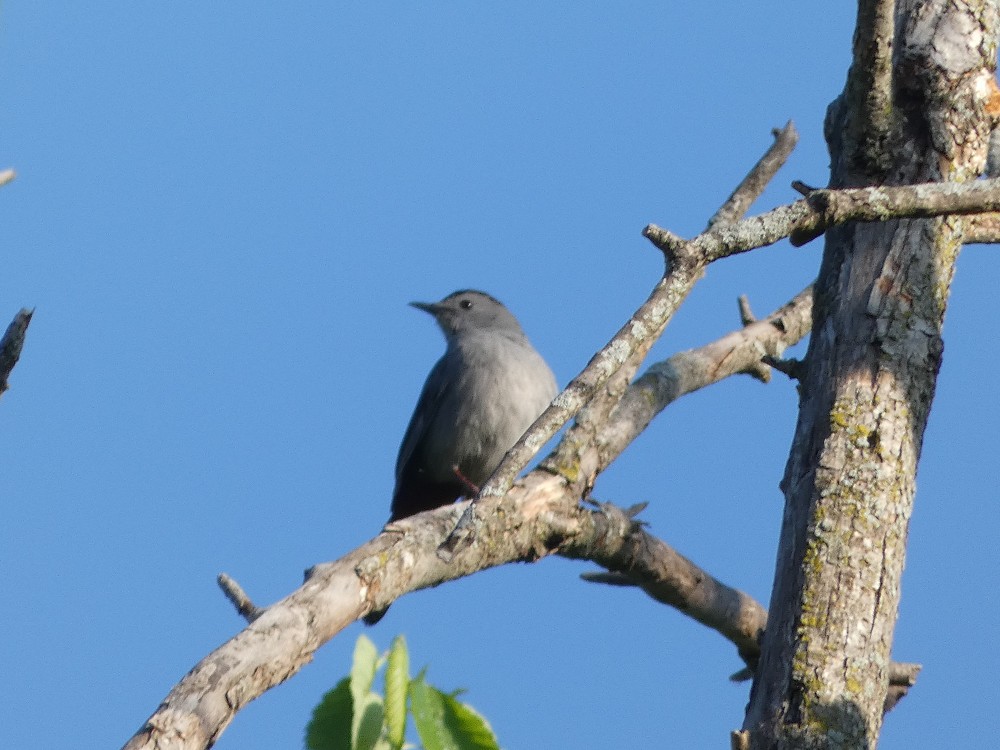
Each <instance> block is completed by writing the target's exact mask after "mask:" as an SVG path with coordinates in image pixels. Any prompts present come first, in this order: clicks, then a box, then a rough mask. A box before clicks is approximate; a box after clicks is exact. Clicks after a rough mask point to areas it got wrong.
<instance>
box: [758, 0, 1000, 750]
mask: <svg viewBox="0 0 1000 750" xmlns="http://www.w3.org/2000/svg"><path fill="white" fill-rule="evenodd" d="M996 27H997V8H996V4H995V2H985V1H981V2H953V1H952V2H945V1H944V0H931V1H927V0H924V1H923V2H920V1H919V0H905V1H902V2H899V3H898V4H896V6H895V8H894V7H893V3H892V2H865V0H862V1H861V2H860V3H859V13H858V29H857V31H856V33H855V54H854V64H853V65H852V69H851V72H850V73H849V75H848V80H847V84H846V86H845V90H844V93H843V94H842V95H841V96H840V97H839V98H838V99H837V100H836V101H835V102H834V103H833V104H832V105H831V106H830V110H829V112H828V116H827V133H826V135H827V141H828V143H829V146H830V152H831V157H832V160H831V163H832V165H833V167H832V168H833V172H832V177H831V185H832V186H835V187H842V186H859V185H878V184H910V183H917V182H928V181H940V180H950V181H965V180H971V179H975V177H976V176H978V175H979V174H980V173H981V172H982V170H983V168H984V165H985V158H986V151H987V142H988V136H989V132H990V129H991V127H992V125H993V123H994V119H993V118H994V115H995V113H994V112H993V110H994V108H995V104H996V101H997V97H996V85H995V83H994V81H993V70H994V67H995V59H996ZM962 226H963V220H962V219H961V218H959V217H949V218H946V219H914V220H897V221H888V222H884V223H865V224H848V225H845V226H843V227H839V228H835V229H832V230H830V231H829V232H827V235H826V246H825V251H824V257H823V263H822V267H821V270H820V275H819V278H818V281H817V284H816V303H815V308H814V318H813V333H812V337H811V340H810V344H809V351H808V354H807V357H806V362H805V367H804V371H803V376H802V383H801V405H800V412H799V420H798V424H797V426H796V431H795V437H794V440H793V443H792V449H791V453H790V456H789V460H788V465H787V467H786V471H785V476H784V479H783V481H782V490H783V491H784V493H785V513H784V519H783V524H782V531H781V540H780V546H779V550H778V559H777V566H776V573H775V583H774V588H773V590H772V598H771V604H770V609H769V612H770V614H769V621H768V626H767V630H766V633H765V635H764V640H763V649H762V655H761V660H760V664H759V667H758V670H757V676H756V679H755V682H754V686H753V690H752V691H751V699H750V705H749V707H748V711H747V717H746V722H745V724H744V729H746V730H749V732H750V735H749V740H750V745H751V746H752V747H754V748H874V747H875V746H876V744H877V742H878V736H879V731H880V729H881V724H882V712H883V702H884V700H885V696H886V690H887V684H888V667H889V659H890V651H891V647H892V637H893V630H894V627H895V623H896V617H897V612H898V606H899V596H900V577H901V574H902V571H903V563H904V558H905V551H906V536H907V527H908V524H909V519H910V514H911V511H912V505H913V497H914V491H915V476H916V470H917V462H918V459H919V456H920V447H921V443H922V440H923V435H924V427H925V425H926V423H927V416H928V413H929V410H930V405H931V401H932V398H933V395H934V388H935V382H936V378H937V372H938V368H939V366H940V363H941V355H942V351H943V343H942V338H941V326H942V322H943V319H944V313H945V307H946V303H947V299H948V292H949V287H950V284H951V280H952V275H953V272H954V264H955V260H956V257H957V255H958V251H959V248H960V247H961V243H962Z"/></svg>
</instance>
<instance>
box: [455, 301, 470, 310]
mask: <svg viewBox="0 0 1000 750" xmlns="http://www.w3.org/2000/svg"><path fill="white" fill-rule="evenodd" d="M458 306H459V307H461V308H462V309H463V310H468V309H469V308H470V307H472V300H471V299H463V300H462V301H461V302H459V303H458Z"/></svg>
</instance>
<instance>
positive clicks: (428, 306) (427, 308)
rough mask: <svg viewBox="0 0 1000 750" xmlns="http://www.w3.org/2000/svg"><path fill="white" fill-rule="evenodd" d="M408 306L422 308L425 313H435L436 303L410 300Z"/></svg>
mask: <svg viewBox="0 0 1000 750" xmlns="http://www.w3.org/2000/svg"><path fill="white" fill-rule="evenodd" d="M410 307H415V308H417V309H418V310H423V311H424V312H425V313H429V314H431V315H435V316H436V315H437V305H435V304H432V303H430V302H411V303H410Z"/></svg>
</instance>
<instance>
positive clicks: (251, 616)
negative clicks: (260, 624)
mask: <svg viewBox="0 0 1000 750" xmlns="http://www.w3.org/2000/svg"><path fill="white" fill-rule="evenodd" d="M216 581H217V582H218V584H219V588H220V589H222V593H223V594H225V595H226V598H227V599H228V600H229V601H230V602H231V603H232V605H233V606H234V607H236V611H237V612H239V614H240V616H241V617H242V618H243V619H245V620H246V621H247V622H253V621H254V620H256V619H257V618H258V617H260V616H261V615H262V614H264V610H263V609H261V608H260V607H258V606H256V605H255V604H254V603H253V602H252V601H251V600H250V597H249V596H247V593H246V592H245V591H244V590H243V587H242V586H240V585H239V584H238V583H237V582H236V581H234V580H233V579H232V578H230V577H229V576H228V575H226V574H225V573H219V577H218V578H217V579H216Z"/></svg>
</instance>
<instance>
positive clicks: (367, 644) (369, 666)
mask: <svg viewBox="0 0 1000 750" xmlns="http://www.w3.org/2000/svg"><path fill="white" fill-rule="evenodd" d="M377 665H378V649H376V648H375V644H374V643H372V641H371V638H369V637H368V636H366V635H360V636H358V640H357V641H356V642H355V643H354V661H353V663H352V664H351V697H352V698H353V699H354V701H353V706H354V711H353V714H352V717H351V746H352V747H353V748H355V750H370V748H371V747H372V745H374V744H375V739H378V731H381V728H382V701H381V699H379V700H378V704H379V705H378V707H377V713H378V730H377V731H376V735H375V738H374V739H371V740H370V741H369V737H370V735H371V726H370V725H371V722H373V721H374V720H375V719H374V718H373V715H374V713H375V707H373V705H372V701H371V698H370V696H372V695H373V694H372V692H371V689H372V682H374V681H375V669H376V667H377ZM375 697H376V698H378V696H375ZM362 724H364V727H362ZM362 728H364V730H365V736H364V739H365V742H362V741H361V739H362V737H361V730H362Z"/></svg>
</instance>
